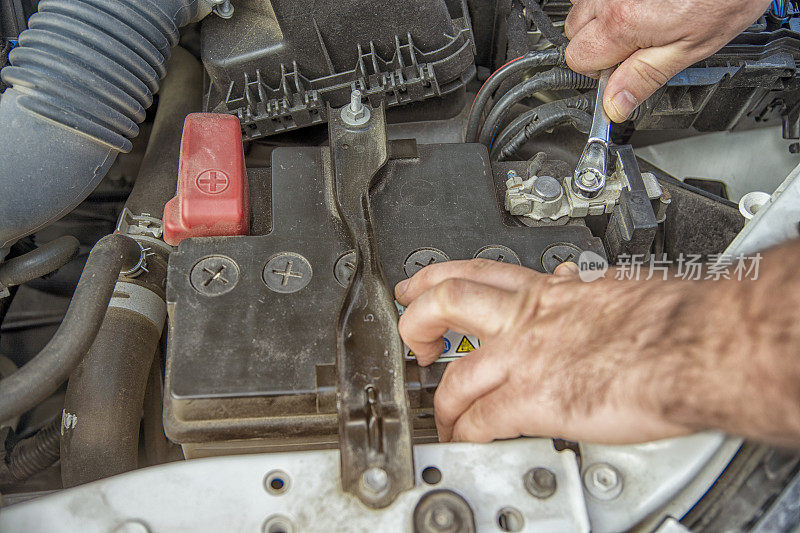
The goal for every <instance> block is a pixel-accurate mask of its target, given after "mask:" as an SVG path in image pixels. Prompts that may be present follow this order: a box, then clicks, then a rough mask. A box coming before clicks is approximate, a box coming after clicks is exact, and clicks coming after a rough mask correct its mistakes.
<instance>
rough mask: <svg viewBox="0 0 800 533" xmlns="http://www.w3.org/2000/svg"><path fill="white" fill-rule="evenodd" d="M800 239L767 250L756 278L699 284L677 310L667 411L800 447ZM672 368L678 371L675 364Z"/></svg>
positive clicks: (699, 424) (689, 421) (688, 421)
mask: <svg viewBox="0 0 800 533" xmlns="http://www.w3.org/2000/svg"><path fill="white" fill-rule="evenodd" d="M798 263H800V243H798V242H793V243H791V244H788V245H785V246H783V247H780V248H778V249H775V250H771V251H769V252H767V253H766V254H765V255H764V258H763V260H762V265H761V269H760V273H759V277H758V279H757V280H746V281H733V280H731V281H720V282H705V283H700V284H699V286H698V290H697V291H696V292H689V293H687V294H685V295H684V296H683V298H682V300H683V301H681V302H679V304H678V306H677V308H678V309H680V308H681V307H684V306H685V307H686V308H687V311H688V313H686V314H685V315H684V314H683V313H679V316H677V317H676V318H675V319H674V322H675V328H676V335H675V336H674V337H673V338H674V340H675V343H676V345H675V348H674V349H675V351H676V352H677V353H678V354H679V355H678V357H677V358H676V359H678V360H680V359H682V358H685V360H686V363H687V364H686V365H680V364H678V365H675V364H674V363H675V362H674V361H672V362H670V361H667V362H666V366H667V368H665V371H666V372H670V371H673V372H674V375H675V376H676V379H674V387H673V390H671V391H670V390H662V391H660V392H661V396H662V398H664V401H663V403H662V409H663V411H662V414H663V416H664V417H665V418H667V419H668V420H670V421H672V422H677V423H680V424H684V425H687V426H689V427H691V428H693V429H704V428H713V429H721V430H724V431H727V432H729V433H733V434H737V435H742V436H746V437H752V438H758V439H762V440H768V441H771V442H775V443H779V444H794V445H797V444H800V276H799V275H798V272H797V267H796V265H797V264H798ZM670 366H672V368H670Z"/></svg>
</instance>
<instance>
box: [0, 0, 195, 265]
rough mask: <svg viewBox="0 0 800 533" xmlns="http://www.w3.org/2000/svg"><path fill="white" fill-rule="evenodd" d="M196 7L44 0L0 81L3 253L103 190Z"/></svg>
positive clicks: (177, 2)
mask: <svg viewBox="0 0 800 533" xmlns="http://www.w3.org/2000/svg"><path fill="white" fill-rule="evenodd" d="M197 4H198V0H127V1H121V0H41V2H40V3H39V11H38V12H37V13H35V14H33V15H32V16H31V17H30V19H29V21H28V29H27V30H25V31H24V32H22V33H21V34H20V36H19V46H17V47H16V48H14V49H13V50H12V51H11V53H10V54H9V63H10V64H9V65H8V66H6V67H5V68H3V70H2V72H1V73H0V76H1V77H2V80H3V82H4V83H5V84H7V85H8V86H9V88H8V89H7V90H6V91H5V93H3V97H2V99H0V131H2V132H3V143H2V145H0V183H2V184H3V194H2V195H0V249H3V248H6V247H7V246H9V245H10V244H13V242H14V241H16V240H17V239H19V238H20V237H23V236H25V235H29V234H31V233H33V232H34V231H36V230H37V229H39V228H41V227H43V226H46V225H48V224H49V223H51V222H53V221H55V220H57V219H59V218H61V217H62V216H64V215H65V214H66V213H68V212H69V211H70V210H72V209H73V208H74V207H75V206H76V205H78V204H79V203H80V202H81V201H83V199H84V198H86V197H87V196H88V195H89V193H91V192H92V190H93V189H94V188H95V187H96V186H97V184H98V183H99V182H100V180H101V179H102V178H103V177H104V176H105V174H106V172H107V171H108V169H109V167H110V166H111V164H112V163H113V162H114V159H116V157H117V154H119V153H120V152H128V151H130V150H131V147H132V145H131V141H130V139H132V138H134V137H136V135H137V134H138V133H139V127H138V124H139V123H140V122H142V120H144V118H145V110H146V109H147V108H148V107H149V106H150V104H151V103H152V102H153V94H154V93H155V92H157V91H158V87H159V81H160V80H161V78H163V77H164V75H165V74H166V65H167V59H168V58H169V55H170V50H171V48H172V47H173V46H175V45H176V44H177V43H178V39H179V32H178V28H179V27H180V26H182V25H184V24H186V23H188V22H189V21H190V20H192V19H193V18H194V16H195V15H196V14H197V9H198V8H197Z"/></svg>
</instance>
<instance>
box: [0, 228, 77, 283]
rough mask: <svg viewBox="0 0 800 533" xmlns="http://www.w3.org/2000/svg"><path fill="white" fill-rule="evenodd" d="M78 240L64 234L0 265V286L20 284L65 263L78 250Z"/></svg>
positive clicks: (48, 272) (73, 257)
mask: <svg viewBox="0 0 800 533" xmlns="http://www.w3.org/2000/svg"><path fill="white" fill-rule="evenodd" d="M80 245H81V243H80V241H78V239H76V238H75V237H71V236H69V235H64V236H63V237H58V238H57V239H53V240H52V241H50V242H48V243H46V244H43V245H41V246H39V247H38V248H36V249H35V250H33V251H31V252H28V253H26V254H24V255H21V256H19V257H15V258H13V259H9V260H8V261H6V262H5V263H3V264H1V265H0V286H4V287H12V286H14V285H22V284H23V283H27V282H29V281H31V280H34V279H36V278H40V277H42V276H44V275H47V274H50V273H51V272H54V271H56V270H58V269H59V268H61V267H62V266H64V265H66V264H67V263H69V262H70V261H72V260H73V259H75V257H77V256H78V252H79V251H80Z"/></svg>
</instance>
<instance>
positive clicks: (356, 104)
mask: <svg viewBox="0 0 800 533" xmlns="http://www.w3.org/2000/svg"><path fill="white" fill-rule="evenodd" d="M362 109H364V104H362V103H361V91H359V90H358V89H356V90H355V91H353V92H351V93H350V111H352V112H353V113H360V112H361V110H362Z"/></svg>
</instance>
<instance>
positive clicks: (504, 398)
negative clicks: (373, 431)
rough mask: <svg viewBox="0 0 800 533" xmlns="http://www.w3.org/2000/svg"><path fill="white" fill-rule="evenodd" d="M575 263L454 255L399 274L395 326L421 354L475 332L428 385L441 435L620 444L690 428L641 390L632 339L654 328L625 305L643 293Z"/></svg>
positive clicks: (641, 359) (427, 360)
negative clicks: (582, 271) (584, 272)
mask: <svg viewBox="0 0 800 533" xmlns="http://www.w3.org/2000/svg"><path fill="white" fill-rule="evenodd" d="M576 273H577V266H576V265H574V264H572V263H565V264H564V265H561V267H559V269H558V270H557V275H556V276H546V275H544V274H539V273H537V272H534V271H532V270H529V269H526V268H523V267H518V266H514V265H508V264H503V263H497V262H494V261H487V260H472V261H451V262H447V263H441V264H433V265H430V266H428V267H425V268H424V269H422V270H421V271H420V272H418V273H417V274H416V275H415V276H414V277H412V278H411V279H409V280H405V281H404V282H401V283H400V284H398V286H397V287H396V288H395V296H396V297H397V300H398V301H399V302H400V303H401V304H402V305H405V306H407V308H406V310H405V312H404V313H403V315H402V317H401V318H400V324H399V329H400V334H401V336H402V337H403V339H404V341H405V342H406V344H407V345H408V346H409V347H410V348H411V350H413V352H414V354H415V355H416V357H417V360H418V361H419V363H420V364H421V365H423V366H425V365H429V364H431V363H433V362H434V361H435V360H436V359H437V358H438V357H439V356H440V355H441V353H442V349H443V339H442V335H443V334H444V333H445V332H446V331H447V330H449V329H451V330H454V331H457V332H459V333H465V334H472V335H476V336H477V337H478V338H479V339H480V340H481V346H480V348H479V349H478V350H476V351H474V352H472V353H470V354H469V355H467V356H465V357H463V358H461V359H458V360H456V361H453V362H451V363H449V364H448V367H447V369H446V371H445V373H444V375H443V377H442V380H441V382H440V384H439V387H438V389H437V391H436V395H435V398H434V407H435V415H436V424H437V428H438V431H439V438H440V440H441V441H443V442H446V441H450V440H457V441H462V440H463V441H475V442H488V441H491V440H494V439H500V438H512V437H517V436H520V435H527V436H548V437H561V438H565V439H569V440H591V441H595V442H617V443H622V442H642V441H647V440H655V439H658V438H665V437H669V436H676V435H680V434H684V433H686V432H687V429H686V428H684V427H681V426H678V425H675V424H673V423H670V422H667V421H665V420H662V419H661V418H660V417H659V416H658V415H657V414H656V411H657V409H656V408H655V406H653V405H649V403H648V401H647V398H648V397H649V391H648V390H647V383H648V382H649V380H650V379H652V376H650V375H648V374H649V373H651V371H652V368H650V367H649V366H648V365H647V364H646V363H647V361H648V358H650V357H652V355H653V350H652V349H646V348H641V347H640V346H638V344H642V346H647V345H648V344H649V345H650V346H651V347H652V348H656V347H655V345H654V343H653V342H651V341H652V340H653V339H654V338H658V339H660V338H662V337H663V331H661V326H660V325H657V326H656V327H652V326H651V325H650V324H649V317H648V316H647V314H645V313H640V314H639V315H638V316H637V317H636V318H638V320H637V319H631V315H629V313H630V312H632V311H633V312H634V313H635V310H633V309H631V302H632V301H635V302H637V303H638V302H641V301H642V300H644V299H646V295H645V294H641V295H639V296H637V295H636V291H637V290H641V289H639V288H638V287H630V286H627V285H625V286H622V284H621V283H619V282H614V281H613V280H611V281H610V282H605V281H598V282H595V283H583V282H581V281H579V280H578V279H576V275H575V274H576ZM648 285H650V284H648ZM680 292H682V291H680V290H678V291H675V294H678V293H680ZM622 293H624V296H625V297H624V298H623V297H622V296H623V294H622ZM631 298H633V300H631ZM637 298H638V299H637ZM634 316H636V315H634ZM631 339H636V342H630V340H631Z"/></svg>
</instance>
